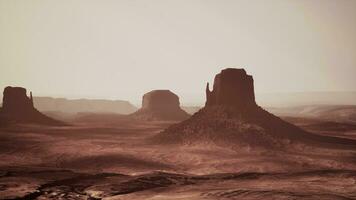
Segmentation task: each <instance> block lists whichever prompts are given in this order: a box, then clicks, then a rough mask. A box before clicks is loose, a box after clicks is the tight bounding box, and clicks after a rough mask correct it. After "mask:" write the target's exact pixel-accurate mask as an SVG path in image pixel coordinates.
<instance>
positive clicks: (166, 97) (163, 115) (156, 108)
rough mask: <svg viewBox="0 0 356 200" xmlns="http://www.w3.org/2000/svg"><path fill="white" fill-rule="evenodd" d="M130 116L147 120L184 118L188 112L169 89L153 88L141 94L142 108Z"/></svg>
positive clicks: (187, 116) (187, 115)
mask: <svg viewBox="0 0 356 200" xmlns="http://www.w3.org/2000/svg"><path fill="white" fill-rule="evenodd" d="M132 116H134V117H136V118H140V119H147V120H174V121H175V120H184V119H187V118H189V116H190V115H189V114H188V113H186V112H185V111H184V110H182V109H181V108H180V103H179V97H178V96H177V95H176V94H174V93H173V92H171V91H169V90H153V91H151V92H148V93H146V94H145V95H143V98H142V108H141V109H139V110H138V111H137V112H135V113H133V114H132Z"/></svg>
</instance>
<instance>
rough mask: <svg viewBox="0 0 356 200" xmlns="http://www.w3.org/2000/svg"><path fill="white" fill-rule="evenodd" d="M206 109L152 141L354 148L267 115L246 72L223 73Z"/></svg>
mask: <svg viewBox="0 0 356 200" xmlns="http://www.w3.org/2000/svg"><path fill="white" fill-rule="evenodd" d="M206 97H207V100H206V104H205V107H204V108H202V109H201V110H199V111H198V112H196V113H195V114H194V115H193V116H192V117H191V118H189V119H188V120H185V121H183V122H181V123H178V124H174V125H172V126H170V127H168V128H167V129H166V130H164V131H163V132H161V133H159V134H158V135H157V136H155V137H154V138H153V140H154V141H156V142H159V143H183V144H190V143H197V142H198V143H201V142H202V143H206V142H212V143H215V144H221V145H223V146H229V145H231V146H236V145H238V146H239V147H242V146H248V147H249V148H250V147H252V146H254V147H262V146H263V147H268V148H277V147H281V146H284V145H288V144H290V143H292V142H295V141H298V142H300V141H303V142H308V143H323V144H326V146H327V145H328V144H327V143H329V144H330V143H332V144H335V143H339V144H352V143H353V141H350V140H347V139H340V138H332V137H326V136H319V135H314V134H311V133H308V132H306V131H304V130H302V129H300V128H298V127H296V126H294V125H292V124H290V123H288V122H285V121H283V120H282V119H280V118H278V117H276V116H274V115H272V114H270V113H268V112H267V111H265V110H263V109H262V108H261V107H259V106H258V105H257V104H256V102H255V95H254V89H253V78H252V76H249V75H247V74H246V72H245V70H244V69H231V68H228V69H224V70H222V71H221V72H220V73H219V74H217V75H216V76H215V80H214V87H213V90H212V91H210V90H209V85H207V88H206Z"/></svg>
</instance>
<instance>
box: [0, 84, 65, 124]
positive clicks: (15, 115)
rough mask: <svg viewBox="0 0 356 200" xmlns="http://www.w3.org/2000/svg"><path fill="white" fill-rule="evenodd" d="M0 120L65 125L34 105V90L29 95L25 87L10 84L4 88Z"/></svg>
mask: <svg viewBox="0 0 356 200" xmlns="http://www.w3.org/2000/svg"><path fill="white" fill-rule="evenodd" d="M0 120H1V121H3V122H7V123H10V122H11V123H12V122H15V123H17V122H18V123H38V124H47V125H63V123H62V122H59V121H57V120H54V119H52V118H49V117H47V116H46V115H44V114H42V113H40V112H39V111H38V110H36V108H35V107H34V106H33V98H32V92H30V97H28V96H27V92H26V89H25V88H22V87H10V86H8V87H6V88H5V89H4V93H3V104H2V108H1V110H0Z"/></svg>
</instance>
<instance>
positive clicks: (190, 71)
mask: <svg viewBox="0 0 356 200" xmlns="http://www.w3.org/2000/svg"><path fill="white" fill-rule="evenodd" d="M225 67H243V68H245V69H246V70H247V72H248V73H249V74H251V75H253V76H254V79H255V89H256V91H257V92H262V93H263V92H295V91H355V90H356V1H355V0H333V1H330V0H305V1H303V0H295V1H293V0H269V1H264V0H255V1H253V0H246V1H239V0H233V1H228V0H214V1H210V0H200V1H198V0H141V1H135V0H127V1H124V0H115V1H107V0H97V1H90V0H82V1H80V0H76V1H69V0H58V1H40V0H38V1H37V0H23V1H18V0H0V87H1V88H3V87H5V86H7V85H15V86H23V87H26V88H28V89H29V90H32V91H33V92H34V94H35V95H41V96H55V97H68V98H78V97H84V98H108V99H126V100H130V101H132V102H134V103H138V102H140V101H141V96H142V95H143V93H145V92H148V91H150V90H153V89H170V90H172V91H173V92H175V93H177V94H178V95H179V96H180V98H181V102H183V103H184V102H185V103H194V102H201V101H203V99H204V98H205V94H204V92H205V84H206V82H207V81H210V82H211V81H212V80H213V78H214V75H215V74H216V73H218V72H219V71H220V70H221V69H223V68H225Z"/></svg>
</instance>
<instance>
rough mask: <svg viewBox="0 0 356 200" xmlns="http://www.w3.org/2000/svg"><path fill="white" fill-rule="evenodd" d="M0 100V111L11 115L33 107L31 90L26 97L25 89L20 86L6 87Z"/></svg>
mask: <svg viewBox="0 0 356 200" xmlns="http://www.w3.org/2000/svg"><path fill="white" fill-rule="evenodd" d="M2 102H3V104H2V112H4V113H7V114H11V115H21V114H24V112H31V111H32V110H33V109H34V107H33V101H32V92H31V96H30V97H28V96H27V92H26V89H25V88H22V87H10V86H8V87H6V88H5V89H4V95H3V101H2Z"/></svg>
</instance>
